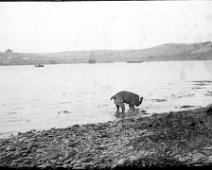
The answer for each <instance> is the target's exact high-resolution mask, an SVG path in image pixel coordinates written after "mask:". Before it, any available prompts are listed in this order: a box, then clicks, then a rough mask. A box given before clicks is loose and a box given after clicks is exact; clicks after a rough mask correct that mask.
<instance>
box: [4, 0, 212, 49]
mask: <svg viewBox="0 0 212 170" xmlns="http://www.w3.org/2000/svg"><path fill="white" fill-rule="evenodd" d="M202 41H212V1H168V2H167V1H160V2H158V1H157V2H155V1H145V2H137V1H133V2H130V1H127V2H115V1H114V2H109V1H105V2H97V1H95V2H0V51H1V52H3V51H5V50H6V49H8V48H11V49H12V50H13V51H15V52H61V51H70V50H97V49H141V48H148V47H152V46H155V45H160V44H163V43H170V42H173V43H193V42H202Z"/></svg>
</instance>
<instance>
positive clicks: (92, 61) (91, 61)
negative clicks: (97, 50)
mask: <svg viewBox="0 0 212 170" xmlns="http://www.w3.org/2000/svg"><path fill="white" fill-rule="evenodd" d="M88 63H89V64H93V63H96V60H93V59H90V60H88Z"/></svg>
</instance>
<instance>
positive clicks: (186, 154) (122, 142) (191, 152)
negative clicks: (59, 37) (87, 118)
mask: <svg viewBox="0 0 212 170" xmlns="http://www.w3.org/2000/svg"><path fill="white" fill-rule="evenodd" d="M208 165H209V166H211V165H212V105H210V106H207V107H203V108H198V109H190V110H186V111H177V112H169V113H163V114H153V115H151V116H149V117H148V116H147V117H137V118H123V119H120V120H117V121H109V122H106V123H96V124H86V125H74V126H71V127H68V128H52V129H49V130H43V131H36V130H32V131H28V132H25V133H19V134H18V135H12V136H10V137H8V138H4V139H0V167H9V168H52V169H53V168H57V167H62V168H86V169H89V168H98V169H99V168H100V169H104V168H110V169H111V168H118V167H138V168H142V167H155V166H156V167H164V166H208Z"/></svg>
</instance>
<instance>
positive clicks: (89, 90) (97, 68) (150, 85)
mask: <svg viewBox="0 0 212 170" xmlns="http://www.w3.org/2000/svg"><path fill="white" fill-rule="evenodd" d="M211 66H212V61H183V62H182V61H179V62H178V61H177V62H143V63H131V64H129V63H97V64H58V65H45V66H44V67H40V68H38V67H34V66H32V65H28V66H1V67H0V96H1V97H0V137H2V136H5V135H8V134H11V133H17V132H24V131H28V130H31V129H37V130H43V129H48V128H52V127H67V126H70V125H73V124H85V123H96V122H105V121H109V120H114V119H116V117H115V114H114V113H115V110H116V107H115V105H114V103H113V101H112V100H110V98H111V96H112V95H114V94H115V93H117V92H118V91H121V90H129V91H132V92H135V93H138V94H139V95H141V96H143V97H144V101H143V103H142V105H141V106H140V107H139V111H141V114H142V111H144V110H145V111H146V112H148V113H162V112H168V111H176V110H185V109H190V108H196V107H201V106H206V105H208V104H210V103H212V70H211V68H212V67H211ZM126 109H127V110H128V106H126Z"/></svg>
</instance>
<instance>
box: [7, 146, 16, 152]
mask: <svg viewBox="0 0 212 170" xmlns="http://www.w3.org/2000/svg"><path fill="white" fill-rule="evenodd" d="M15 150H16V149H15V146H13V145H9V146H8V147H6V151H15Z"/></svg>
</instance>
